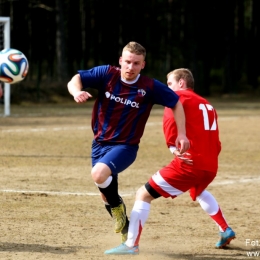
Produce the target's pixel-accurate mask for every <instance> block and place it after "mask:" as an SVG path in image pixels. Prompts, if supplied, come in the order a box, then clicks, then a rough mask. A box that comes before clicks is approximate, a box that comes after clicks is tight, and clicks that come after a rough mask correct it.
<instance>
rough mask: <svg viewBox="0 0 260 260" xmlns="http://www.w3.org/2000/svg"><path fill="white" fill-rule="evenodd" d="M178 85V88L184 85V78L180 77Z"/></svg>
mask: <svg viewBox="0 0 260 260" xmlns="http://www.w3.org/2000/svg"><path fill="white" fill-rule="evenodd" d="M179 85H180V88H183V87H184V80H183V79H180V80H179Z"/></svg>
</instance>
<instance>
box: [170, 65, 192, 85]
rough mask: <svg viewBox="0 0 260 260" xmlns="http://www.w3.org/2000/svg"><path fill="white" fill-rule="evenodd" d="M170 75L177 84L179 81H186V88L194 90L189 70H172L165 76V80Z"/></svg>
mask: <svg viewBox="0 0 260 260" xmlns="http://www.w3.org/2000/svg"><path fill="white" fill-rule="evenodd" d="M171 74H173V77H174V78H175V80H176V81H177V82H178V81H179V80H180V79H183V80H185V81H186V86H187V88H190V89H194V77H193V75H192V72H191V71H190V70H189V69H186V68H180V69H175V70H172V71H171V72H169V73H168V74H167V79H168V78H169V76H170V75H171Z"/></svg>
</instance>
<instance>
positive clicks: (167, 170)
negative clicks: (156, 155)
mask: <svg viewBox="0 0 260 260" xmlns="http://www.w3.org/2000/svg"><path fill="white" fill-rule="evenodd" d="M167 84H168V86H169V88H170V89H172V90H173V91H174V92H175V93H176V94H178V95H179V97H180V101H181V102H182V105H183V108H184V111H185V115H186V133H187V137H188V139H189V140H190V149H189V150H188V151H187V152H185V153H183V154H180V152H179V149H178V147H176V145H175V138H176V135H177V131H176V130H177V128H176V118H175V116H174V115H173V113H172V111H171V110H169V109H168V108H165V111H164V116H163V130H164V135H165V140H166V144H167V146H168V147H169V149H170V151H171V152H172V153H173V154H174V159H173V160H172V161H171V162H170V163H169V164H168V165H167V166H165V167H164V168H162V169H160V170H159V171H158V172H156V173H155V174H154V175H153V176H152V177H151V178H150V179H149V181H148V182H147V183H146V184H145V185H144V186H142V187H141V188H140V189H139V190H138V191H137V194H136V200H135V203H134V206H133V209H132V212H131V215H130V225H129V230H128V238H127V241H126V242H125V243H122V244H121V245H120V246H118V247H115V248H112V249H110V250H107V251H105V254H116V255H117V254H138V253H139V240H140V236H141V233H142V230H143V227H144V224H145V222H146V220H147V218H148V215H149V212H150V206H151V205H150V204H151V201H152V200H154V199H157V198H159V197H161V196H162V197H165V198H168V197H171V198H172V199H174V198H175V197H177V196H179V195H181V194H183V193H184V192H186V191H189V193H190V196H191V199H192V200H193V201H197V202H198V203H199V204H200V206H201V207H202V209H203V210H204V211H205V212H206V213H207V214H208V215H209V216H210V217H211V218H212V220H213V221H214V222H215V223H216V224H217V225H218V227H219V231H220V232H219V234H220V240H219V241H218V242H217V243H216V246H215V247H216V248H223V247H225V246H226V245H227V244H229V243H230V241H231V240H232V239H234V238H235V233H234V231H233V230H232V229H231V228H230V227H229V225H228V224H227V222H226V220H225V218H224V216H223V214H222V211H221V209H220V207H219V205H218V203H217V201H216V199H215V198H214V196H213V195H212V194H211V193H210V192H208V191H207V190H206V188H207V186H208V185H209V184H210V183H211V182H212V181H213V180H214V178H215V176H216V174H217V169H218V155H219V153H220V151H221V142H220V140H219V129H218V121H217V112H216V110H215V109H214V108H213V106H212V105H211V104H210V103H209V102H208V101H207V100H206V99H205V98H202V97H201V96H199V95H197V94H196V93H195V92H194V78H193V75H192V73H191V71H190V70H188V69H185V68H181V69H176V70H173V71H171V72H170V73H169V74H168V75H167Z"/></svg>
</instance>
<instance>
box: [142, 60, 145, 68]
mask: <svg viewBox="0 0 260 260" xmlns="http://www.w3.org/2000/svg"><path fill="white" fill-rule="evenodd" d="M144 67H145V61H143V64H142V69H143V68H144Z"/></svg>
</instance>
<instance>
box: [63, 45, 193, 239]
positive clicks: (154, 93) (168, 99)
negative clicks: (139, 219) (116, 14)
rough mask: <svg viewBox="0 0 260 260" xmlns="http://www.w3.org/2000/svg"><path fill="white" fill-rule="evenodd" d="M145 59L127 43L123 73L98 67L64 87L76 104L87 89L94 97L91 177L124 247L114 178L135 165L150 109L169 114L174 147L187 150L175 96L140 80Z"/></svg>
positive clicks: (122, 218)
mask: <svg viewBox="0 0 260 260" xmlns="http://www.w3.org/2000/svg"><path fill="white" fill-rule="evenodd" d="M145 56H146V50H145V48H144V47H143V46H142V45H141V44H139V43H137V42H129V43H128V44H127V45H126V46H125V47H124V48H123V51H122V56H121V57H120V58H119V64H120V66H121V68H119V67H115V66H111V65H102V66H97V67H94V68H92V69H89V70H79V71H78V73H77V74H76V75H74V76H73V77H72V79H71V80H70V81H69V82H68V91H69V93H70V94H71V95H72V96H73V97H74V100H75V101H76V102H77V103H83V102H86V101H87V100H88V99H89V98H91V97H92V95H91V94H90V93H89V92H87V91H86V89H88V88H94V89H96V90H97V91H98V94H97V99H96V100H95V104H94V107H93V111H92V130H93V133H94V139H93V142H92V152H91V158H92V170H91V175H92V179H93V180H94V182H95V184H96V185H97V187H98V189H99V191H100V192H101V194H102V195H101V197H102V199H103V201H104V203H105V207H106V209H107V211H108V212H109V213H110V215H111V216H112V217H113V219H114V220H115V227H114V231H115V232H116V233H121V234H122V241H125V240H126V235H127V229H128V223H129V222H128V218H127V216H126V208H125V204H124V202H123V200H122V198H121V197H120V196H119V194H118V174H119V173H120V172H122V171H124V170H125V169H126V168H128V167H129V166H130V165H131V164H132V163H133V162H134V161H135V159H136V156H137V152H138V148H139V142H140V139H141V137H142V135H143V132H144V128H145V124H146V122H147V120H148V117H149V115H150V112H151V109H152V107H153V105H154V104H159V105H162V106H165V107H168V108H170V109H172V111H173V113H174V115H175V118H176V123H177V125H178V127H177V128H178V134H177V135H176V136H177V137H176V140H175V144H176V145H177V146H180V153H183V152H185V151H186V150H187V149H188V148H189V146H190V143H189V140H188V139H187V137H186V130H185V114H184V111H183V107H182V104H181V102H180V101H179V96H178V95H176V94H175V93H174V91H172V90H171V89H169V88H168V87H167V85H166V84H163V83H162V82H160V81H158V80H156V79H151V78H148V77H146V76H144V75H141V74H140V72H141V70H142V69H143V68H144V67H145Z"/></svg>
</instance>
